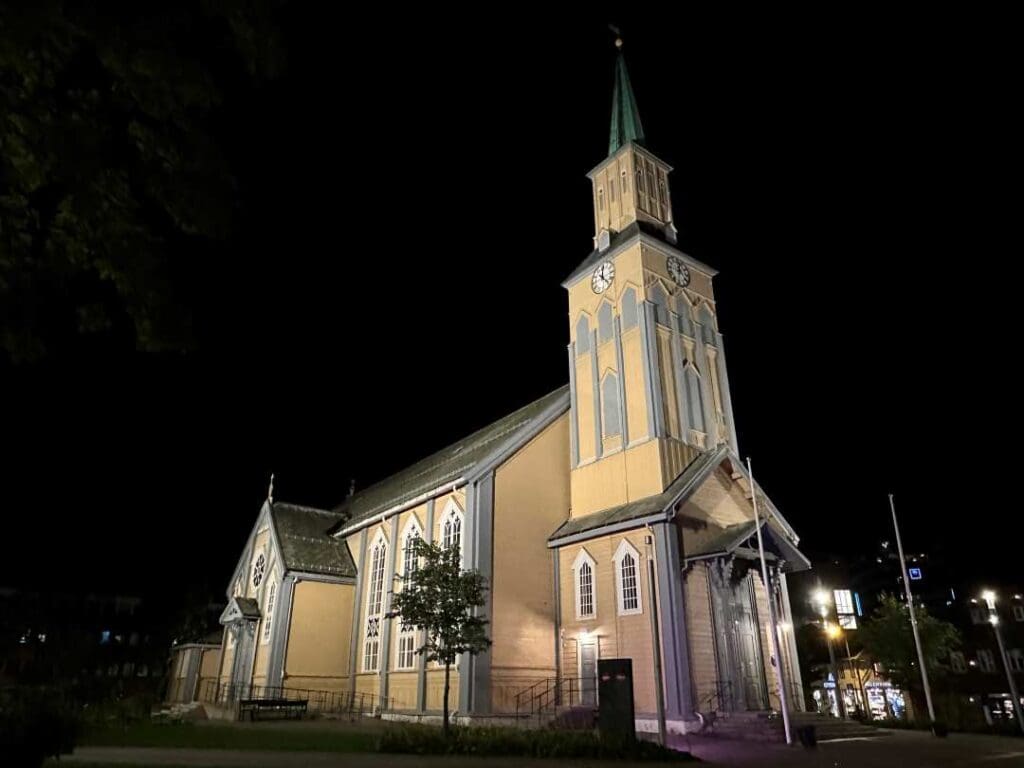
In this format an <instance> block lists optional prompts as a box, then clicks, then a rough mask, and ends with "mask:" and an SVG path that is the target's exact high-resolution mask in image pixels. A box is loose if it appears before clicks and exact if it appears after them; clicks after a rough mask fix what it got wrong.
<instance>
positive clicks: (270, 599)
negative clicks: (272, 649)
mask: <svg viewBox="0 0 1024 768" xmlns="http://www.w3.org/2000/svg"><path fill="white" fill-rule="evenodd" d="M271 579H273V576H271ZM276 598H277V582H276V581H271V582H270V587H269V588H268V589H267V604H266V606H264V608H263V642H264V643H269V642H270V633H271V628H272V627H273V625H274V601H275V600H276Z"/></svg>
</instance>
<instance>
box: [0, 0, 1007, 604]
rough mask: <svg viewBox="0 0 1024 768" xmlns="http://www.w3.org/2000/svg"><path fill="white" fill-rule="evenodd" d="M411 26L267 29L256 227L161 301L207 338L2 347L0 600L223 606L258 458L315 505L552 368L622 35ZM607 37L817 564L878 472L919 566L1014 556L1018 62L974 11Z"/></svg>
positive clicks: (987, 569)
mask: <svg viewBox="0 0 1024 768" xmlns="http://www.w3.org/2000/svg"><path fill="white" fill-rule="evenodd" d="M403 13H404V12H403ZM423 13H424V15H423V16H421V17H418V18H417V17H408V16H402V17H401V18H399V16H398V12H397V11H395V12H394V13H393V14H392V15H391V18H387V19H383V18H381V19H376V20H374V19H368V20H366V21H360V22H359V23H356V22H354V21H353V20H351V19H350V20H347V21H346V20H344V19H336V20H331V21H330V23H328V22H327V21H326V20H325V19H319V18H315V17H314V16H313V14H314V11H313V9H312V7H309V6H307V7H306V9H305V10H300V9H294V10H293V11H291V12H290V13H283V14H282V24H283V25H284V29H285V40H286V44H287V53H288V57H289V60H288V69H287V72H286V74H285V75H284V76H283V77H282V78H281V79H279V80H278V81H276V82H275V83H273V84H271V85H268V86H266V87H264V88H262V89H261V90H259V91H258V92H249V91H247V92H244V93H237V94H235V93H228V94H227V96H226V98H227V107H226V108H225V109H224V110H223V112H222V114H221V117H220V119H221V120H222V121H223V122H222V125H221V131H222V135H223V136H225V137H228V138H227V139H226V140H225V143H226V146H227V147H228V150H227V151H228V153H229V157H230V158H231V163H232V168H233V170H234V172H235V174H236V176H237V178H238V205H239V207H240V211H241V216H240V218H239V220H238V221H237V226H236V229H235V232H234V235H233V236H232V238H231V240H230V241H229V243H228V245H227V246H226V247H225V248H224V249H223V251H222V252H219V253H216V254H210V255H208V256H205V257H204V259H203V260H202V261H201V263H200V264H199V266H198V268H195V269H194V270H193V271H192V272H191V273H190V274H189V275H188V279H186V280H182V282H181V283H180V285H179V286H178V288H177V290H178V291H179V292H180V301H181V302H182V303H183V304H185V305H187V306H189V307H190V308H191V309H192V312H193V316H194V321H195V327H196V333H197V339H198V345H197V348H196V349H195V350H194V351H192V352H189V353H187V354H181V355H176V354H169V355H166V356H159V355H144V354H141V353H136V352H134V351H133V349H132V347H131V346H130V344H125V343H120V342H117V341H116V340H115V341H111V342H110V343H109V344H106V345H101V346H99V347H97V346H96V345H95V344H91V345H88V346H86V345H84V344H83V345H82V347H81V348H80V349H71V350H63V351H61V352H60V354H57V355H55V356H52V357H51V358H49V359H48V360H46V361H44V362H42V363H35V364H30V365H18V366H14V365H11V364H10V363H9V362H7V361H2V362H0V396H2V397H3V401H4V403H5V406H4V408H3V423H2V426H0V433H2V441H0V451H2V457H0V458H2V465H0V492H2V497H0V498H2V501H0V505H2V507H0V508H2V510H3V512H2V514H3V520H4V532H3V539H4V542H5V546H4V556H3V557H2V558H0V586H3V585H7V584H11V585H24V586H30V585H37V586H38V585H42V586H43V587H44V588H49V587H52V586H55V585H57V584H62V585H63V586H65V587H68V586H70V587H71V588H74V589H79V590H82V591H88V590H103V591H114V590H116V591H119V592H123V593H140V594H151V593H168V592H174V591H180V590H183V589H185V588H187V587H194V586H198V587H202V588H206V589H209V591H210V593H211V595H220V594H222V593H223V590H224V587H225V585H226V583H227V580H228V578H229V576H230V572H231V570H232V569H233V567H234V565H235V562H236V559H237V557H238V555H239V552H240V547H241V546H242V544H243V542H244V540H245V538H246V537H247V535H248V533H249V530H250V527H251V526H252V524H253V521H254V519H255V516H256V514H257V512H258V511H259V507H260V503H261V502H262V500H263V498H264V497H265V495H266V490H267V481H268V478H269V475H270V473H271V472H274V473H276V475H277V482H276V493H275V497H276V498H277V499H280V500H286V501H292V502H296V503H304V504H311V505H319V506H332V505H334V504H336V503H338V502H340V501H341V500H342V499H343V498H344V496H345V494H346V492H347V490H348V486H349V483H350V481H351V479H353V478H354V479H355V481H356V483H357V485H358V486H360V487H364V486H366V485H368V484H370V483H371V482H373V481H375V480H378V479H381V478H382V477H384V476H386V475H387V474H389V473H390V472H392V471H394V470H397V469H399V468H401V467H403V466H404V465H406V464H408V463H410V462H411V461H413V460H416V459H418V458H420V457H422V456H424V455H426V454H428V453H430V452H432V451H433V450H436V449H438V448H440V447H443V446H444V445H445V444H447V443H449V442H451V441H453V440H455V439H457V438H459V437H460V436H462V435H464V434H466V433H468V432H470V431H472V430H474V429H476V428H478V427H480V426H483V425H484V424H486V423H488V422H489V421H490V420H492V419H494V418H496V417H499V416H501V415H503V414H505V413H507V412H508V411H510V410H512V409H515V408H517V407H519V406H521V405H523V404H525V403H527V402H529V401H530V400H532V399H534V398H536V397H538V396H540V395H542V394H545V393H547V392H548V391H550V390H552V389H554V388H556V387H558V386H561V385H562V384H564V383H565V382H566V381H567V378H568V372H567V370H566V354H565V345H566V343H567V341H568V322H567V318H566V308H567V305H566V297H565V295H564V291H563V289H562V288H561V287H560V282H561V280H562V279H563V278H564V277H565V276H566V275H567V274H568V273H569V272H570V271H571V270H572V269H573V268H574V267H575V266H576V265H577V264H578V263H579V262H580V261H582V260H583V258H585V257H586V255H587V254H588V253H589V251H590V249H591V236H592V234H593V232H592V228H593V222H592V214H591V202H590V186H589V182H588V180H587V178H586V176H585V174H586V172H587V171H588V170H589V169H590V168H592V167H593V166H594V165H596V164H597V163H598V162H599V161H600V160H601V159H602V158H603V157H604V156H605V154H606V150H607V140H608V135H607V134H608V122H609V113H610V106H611V87H612V68H613V62H614V49H613V47H612V37H613V36H612V35H611V33H609V32H608V30H607V29H606V27H605V24H606V22H607V21H608V19H607V18H604V17H601V18H595V19H575V20H573V21H571V22H569V21H564V22H563V21H557V20H553V19H548V18H547V17H544V16H539V17H538V16H529V15H525V16H524V15H514V16H495V17H494V18H491V19H485V18H482V17H471V18H470V17H466V16H461V17H459V18H455V17H451V18H447V17H444V16H438V15H435V14H433V12H431V14H430V15H427V14H426V13H425V12H423ZM615 22H616V23H618V24H619V25H620V26H621V27H622V28H623V32H624V37H625V41H626V47H625V51H626V55H627V62H628V65H629V70H630V75H631V78H632V82H633V86H634V90H635V92H636V96H637V101H638V104H639V109H640V114H641V117H642V119H643V124H644V128H645V130H646V133H647V137H648V146H649V147H650V148H651V149H652V150H653V151H654V152H655V153H656V154H658V155H659V156H660V157H662V158H664V159H665V160H666V161H667V162H669V163H670V164H671V165H672V166H673V167H674V169H675V170H674V172H673V173H672V175H671V177H670V183H671V188H672V194H673V200H674V210H675V220H676V225H677V227H678V229H679V240H680V247H681V248H682V250H684V251H685V252H686V253H688V254H690V255H691V256H693V257H695V258H697V259H699V260H701V261H703V262H705V263H707V264H709V265H711V266H713V267H715V268H717V269H718V270H720V272H721V274H720V275H719V276H718V278H717V279H716V296H717V299H718V302H719V304H718V306H719V310H720V326H721V330H722V332H723V333H724V335H725V343H726V345H727V350H728V361H729V366H730V369H729V378H730V382H731V385H732V391H733V403H734V407H735V413H736V417H737V422H738V425H737V426H738V432H739V443H740V449H741V451H742V453H743V455H744V456H746V455H748V454H749V455H750V456H751V457H752V459H753V465H754V471H755V474H756V475H757V477H758V479H759V480H760V482H761V484H762V485H763V486H764V487H765V489H766V490H767V491H768V493H769V494H770V495H771V497H772V498H773V500H774V501H775V502H776V504H777V505H778V507H779V508H780V509H781V510H782V511H783V513H784V514H785V515H786V516H787V518H788V519H789V520H790V522H791V523H792V524H793V525H794V526H795V527H796V528H797V530H798V531H799V532H800V533H801V535H802V537H803V541H802V547H803V549H804V550H805V551H807V552H808V553H809V554H811V555H812V556H813V555H814V554H816V553H820V552H824V551H837V552H841V553H856V552H858V551H863V550H864V549H866V548H868V547H870V546H872V544H873V542H875V541H876V540H877V539H878V538H879V537H887V536H888V535H889V532H890V528H889V517H888V505H887V499H886V494H887V493H888V492H890V491H892V492H895V493H896V499H897V503H898V505H899V509H900V512H901V515H902V521H903V525H904V528H905V531H904V538H905V541H906V543H907V546H908V549H914V550H925V551H930V552H932V553H933V554H934V555H938V556H940V557H948V558H957V559H958V560H962V561H963V568H964V569H965V571H971V572H974V573H978V574H979V575H983V576H985V575H989V574H991V575H992V576H995V577H1012V576H1014V575H1015V571H1016V569H1017V566H1016V563H1015V562H1014V559H1013V557H1011V556H1010V555H1009V549H1010V547H1011V546H1015V545H1016V544H1018V543H1019V541H1020V538H1019V530H1018V528H1019V524H1018V523H1017V520H1018V519H1019V518H1020V515H1021V504H1020V502H1019V501H1018V500H1017V499H1018V498H1019V490H1018V487H1017V486H1018V484H1019V482H1020V478H1019V472H1017V471H1015V469H1014V465H1015V464H1016V461H1017V456H1016V447H1017V445H1018V444H1019V441H1017V440H1016V433H1017V432H1018V430H1019V428H1020V420H1019V416H1018V413H1017V408H1016V400H1017V398H1016V397H1015V395H1016V394H1017V391H1018V384H1017V374H1016V372H1015V368H1016V361H1015V357H1016V350H1017V343H1018V342H1017V338H1016V337H1017V330H1018V329H1019V327H1020V324H1019V321H1018V320H1017V317H1016V311H1017V308H1018V307H1019V298H1018V296H1019V287H1018V285H1017V278H1016V274H1017V264H1016V263H1015V262H1016V261H1017V260H1018V259H1019V258H1020V253H1021V251H1020V242H1019V239H1020V238H1019V233H1018V226H1017V225H1018V223H1019V218H1020V211H1021V202H1022V201H1021V191H1020V189H1021V187H1020V181H1019V179H1020V175H1021V173H1020V172H1021V161H1020V136H1021V135H1022V133H1021V125H1020V121H1019V118H1018V117H1017V115H1016V110H1017V107H1018V106H1019V81H1015V78H1014V77H1013V76H1012V74H1011V73H1012V72H1013V71H1014V68H1013V67H1012V66H1011V65H1010V53H1009V50H1010V49H1009V48H1004V47H1003V45H1002V42H1001V41H1000V40H998V39H996V36H994V35H993V34H992V28H990V27H987V26H985V25H984V24H981V23H980V22H973V21H971V22H968V21H967V20H962V19H956V18H945V19H936V18H932V19H927V18H920V17H917V18H912V19H911V18H908V19H896V18H890V17H886V18H867V17H864V18H859V19H857V18H840V17H836V18H830V19H826V18H808V17H806V16H801V17H793V18H781V17H777V16H772V17H759V18H753V17H751V18H745V19H744V18H740V17H739V16H738V15H737V16H733V17H730V18H703V17H699V16H696V15H689V16H683V17H678V18H667V17H664V16H661V15H655V14H654V13H649V14H647V15H645V16H642V17H641V16H637V17H623V16H622V15H620V16H619V17H618V18H616V19H615ZM992 23H993V25H994V24H995V22H994V21H993V22H992Z"/></svg>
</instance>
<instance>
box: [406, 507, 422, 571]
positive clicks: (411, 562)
mask: <svg viewBox="0 0 1024 768" xmlns="http://www.w3.org/2000/svg"><path fill="white" fill-rule="evenodd" d="M420 538H421V535H420V527H419V525H418V524H417V522H416V518H411V519H410V521H409V522H408V523H407V524H406V526H405V532H404V533H403V534H402V582H403V583H404V584H408V583H410V582H411V581H412V580H413V577H414V576H415V574H416V569H417V568H418V567H419V559H418V558H417V557H416V542H418V541H419V540H420Z"/></svg>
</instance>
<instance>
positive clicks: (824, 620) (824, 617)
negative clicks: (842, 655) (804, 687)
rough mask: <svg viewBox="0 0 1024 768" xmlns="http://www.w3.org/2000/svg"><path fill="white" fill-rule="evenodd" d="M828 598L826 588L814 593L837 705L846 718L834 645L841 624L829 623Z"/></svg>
mask: <svg viewBox="0 0 1024 768" xmlns="http://www.w3.org/2000/svg"><path fill="white" fill-rule="evenodd" d="M828 599H829V593H828V592H826V591H825V590H824V589H819V590H818V591H817V592H815V594H814V601H815V602H816V603H817V604H818V612H819V613H820V614H821V628H822V630H824V632H825V642H826V643H827V644H828V660H829V666H830V667H831V669H832V679H833V680H835V685H836V687H835V688H834V689H833V690H834V691H835V692H836V706H837V707H838V709H839V716H840V717H842V718H845V717H846V704H845V702H844V701H843V689H842V687H841V686H842V683H840V682H839V668H838V667H837V666H836V652H835V649H834V648H833V647H832V638H833V636H835V637H838V636H839V626H838V625H832V624H829V622H828V613H829V611H828Z"/></svg>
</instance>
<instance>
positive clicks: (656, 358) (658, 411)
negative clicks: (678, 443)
mask: <svg viewBox="0 0 1024 768" xmlns="http://www.w3.org/2000/svg"><path fill="white" fill-rule="evenodd" d="M642 306H643V310H644V316H643V325H642V326H641V327H642V328H644V329H645V333H644V336H643V337H641V342H643V341H644V340H645V339H646V344H645V346H646V353H647V354H646V355H645V357H646V358H647V369H648V370H649V371H650V382H651V383H650V387H651V393H650V394H651V398H652V399H653V400H654V433H653V434H654V435H656V436H657V437H664V436H665V401H664V398H663V397H662V393H661V364H660V354H659V352H658V336H657V333H658V332H657V325H656V324H655V322H654V305H653V304H651V302H649V301H647V299H644V301H643V304H642Z"/></svg>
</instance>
